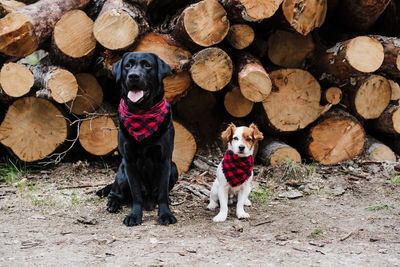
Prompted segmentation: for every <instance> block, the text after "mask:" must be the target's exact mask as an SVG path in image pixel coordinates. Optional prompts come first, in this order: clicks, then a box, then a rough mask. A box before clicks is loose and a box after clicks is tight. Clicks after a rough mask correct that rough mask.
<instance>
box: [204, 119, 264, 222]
mask: <svg viewBox="0 0 400 267" xmlns="http://www.w3.org/2000/svg"><path fill="white" fill-rule="evenodd" d="M221 137H222V139H223V140H224V141H225V142H226V143H227V144H228V149H227V151H226V153H225V155H224V158H223V159H222V161H221V163H220V164H219V165H218V168H217V175H216V176H217V177H216V179H215V181H214V183H213V186H212V188H211V192H210V203H209V204H208V206H207V208H208V209H210V210H214V209H215V208H217V207H218V202H219V206H220V210H219V213H218V214H217V216H215V217H214V218H213V221H214V222H223V221H225V220H226V217H227V216H228V202H229V201H230V200H231V199H232V198H233V197H234V196H237V204H236V216H237V217H238V218H239V219H241V218H249V217H250V215H249V214H248V213H247V212H245V211H244V208H243V206H244V205H246V206H251V202H250V200H249V198H248V197H249V194H250V191H251V180H252V179H253V165H254V158H253V153H254V148H255V146H256V145H257V143H258V141H260V140H262V139H263V138H264V137H263V134H262V133H261V132H260V131H259V130H258V128H257V126H256V125H255V124H254V123H252V124H251V125H250V126H249V127H245V126H241V127H236V126H235V125H234V124H233V123H231V124H230V125H229V126H228V128H227V129H226V130H225V131H224V132H222V134H221Z"/></svg>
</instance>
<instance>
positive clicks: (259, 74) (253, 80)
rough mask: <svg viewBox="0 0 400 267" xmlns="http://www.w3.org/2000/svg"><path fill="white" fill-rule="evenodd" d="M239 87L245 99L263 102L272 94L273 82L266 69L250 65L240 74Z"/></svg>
mask: <svg viewBox="0 0 400 267" xmlns="http://www.w3.org/2000/svg"><path fill="white" fill-rule="evenodd" d="M239 86H240V91H241V92H242V94H243V96H244V97H246V98H247V99H249V100H250V101H253V102H262V101H264V100H265V99H266V98H267V97H268V95H269V94H270V92H271V88H272V82H271V79H270V78H269V76H268V74H267V73H266V72H265V70H264V69H260V68H259V66H251V65H248V66H246V67H245V68H244V69H243V70H242V71H241V72H240V73H239Z"/></svg>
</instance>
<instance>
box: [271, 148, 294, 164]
mask: <svg viewBox="0 0 400 267" xmlns="http://www.w3.org/2000/svg"><path fill="white" fill-rule="evenodd" d="M285 161H293V162H301V156H300V154H299V152H297V150H296V149H294V148H292V147H281V148H278V149H277V150H275V152H274V153H273V154H272V155H271V158H270V164H271V166H275V165H278V164H279V163H281V162H285Z"/></svg>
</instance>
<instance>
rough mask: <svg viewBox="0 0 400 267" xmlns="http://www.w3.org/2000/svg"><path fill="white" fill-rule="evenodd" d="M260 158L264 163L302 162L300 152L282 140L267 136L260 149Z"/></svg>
mask: <svg viewBox="0 0 400 267" xmlns="http://www.w3.org/2000/svg"><path fill="white" fill-rule="evenodd" d="M258 158H259V159H260V161H261V162H262V163H263V164H267V165H271V166H275V165H278V164H279V163H281V162H285V161H293V162H301V156H300V154H299V152H298V151H297V150H296V149H294V148H293V147H291V146H289V145H287V144H285V143H283V142H282V141H280V140H278V139H275V138H269V137H266V138H265V140H263V141H262V142H261V144H260V147H259V149H258Z"/></svg>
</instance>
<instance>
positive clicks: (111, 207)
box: [107, 198, 121, 213]
mask: <svg viewBox="0 0 400 267" xmlns="http://www.w3.org/2000/svg"><path fill="white" fill-rule="evenodd" d="M120 207H121V204H120V203H119V201H117V200H115V199H110V198H109V199H108V202H107V210H108V211H109V212H111V213H116V212H117V211H118V210H119V209H120Z"/></svg>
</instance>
